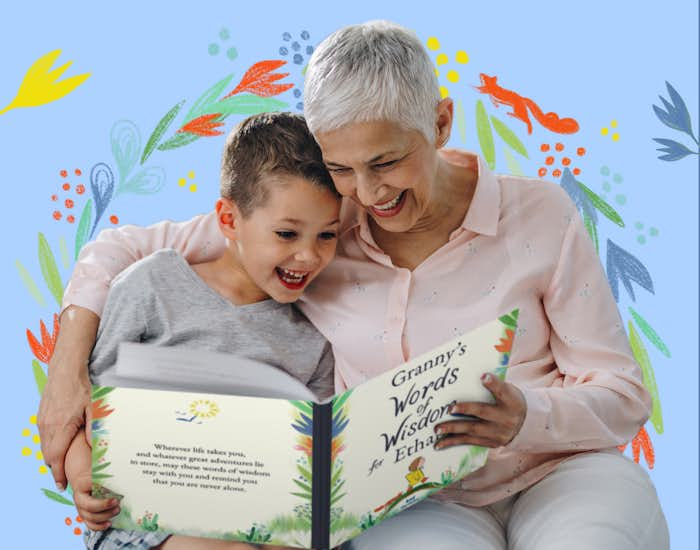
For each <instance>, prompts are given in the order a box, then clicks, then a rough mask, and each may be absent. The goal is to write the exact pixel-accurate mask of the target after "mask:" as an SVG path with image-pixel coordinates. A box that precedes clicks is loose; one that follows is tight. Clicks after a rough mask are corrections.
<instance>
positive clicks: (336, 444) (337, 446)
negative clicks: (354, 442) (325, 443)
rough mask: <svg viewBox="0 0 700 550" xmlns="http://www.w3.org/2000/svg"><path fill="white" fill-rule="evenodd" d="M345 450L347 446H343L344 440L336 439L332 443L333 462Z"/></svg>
mask: <svg viewBox="0 0 700 550" xmlns="http://www.w3.org/2000/svg"><path fill="white" fill-rule="evenodd" d="M344 450H345V445H343V440H342V438H340V437H336V438H335V439H334V440H333V442H332V443H331V461H333V460H335V457H336V456H338V454H339V453H341V452H342V451H344Z"/></svg>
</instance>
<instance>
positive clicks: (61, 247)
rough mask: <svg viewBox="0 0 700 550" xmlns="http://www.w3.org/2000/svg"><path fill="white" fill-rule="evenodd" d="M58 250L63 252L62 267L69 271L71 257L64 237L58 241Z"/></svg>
mask: <svg viewBox="0 0 700 550" xmlns="http://www.w3.org/2000/svg"><path fill="white" fill-rule="evenodd" d="M58 250H59V251H60V252H61V265H62V266H63V269H68V267H69V266H70V256H69V255H68V245H67V244H66V239H65V238H64V237H59V239H58Z"/></svg>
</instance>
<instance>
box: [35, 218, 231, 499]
mask: <svg viewBox="0 0 700 550" xmlns="http://www.w3.org/2000/svg"><path fill="white" fill-rule="evenodd" d="M164 247H170V248H174V249H176V250H178V251H180V252H181V253H182V254H183V255H184V256H185V258H187V259H188V261H190V262H200V261H204V260H206V259H212V258H216V257H217V256H219V255H220V254H221V252H222V251H223V247H224V241H223V237H222V236H221V234H220V233H219V232H218V229H217V225H216V217H215V215H214V214H213V213H211V214H209V215H206V216H197V217H196V218H193V219H191V220H189V221H187V222H183V223H173V222H169V221H165V222H162V223H159V224H156V225H152V226H150V227H136V226H124V227H121V228H119V229H109V230H104V231H102V232H100V234H99V235H98V237H97V240H96V241H95V242H94V243H89V244H87V245H85V247H83V250H82V251H81V253H80V256H79V258H78V262H77V263H76V265H75V269H74V271H73V276H72V278H71V280H70V282H69V284H68V287H67V288H66V292H65V293H64V295H63V308H64V309H63V312H62V315H61V330H60V333H59V336H58V340H57V342H56V346H55V352H54V354H53V357H52V358H51V361H50V364H49V370H48V372H49V374H48V381H47V383H46V387H45V389H44V392H43V394H42V397H41V402H40V404H39V413H38V426H39V433H40V436H41V448H42V452H43V454H44V459H45V461H46V463H47V464H48V465H49V466H51V467H52V468H51V473H52V475H53V477H54V481H55V482H56V486H57V487H58V489H59V490H63V489H64V488H65V483H66V479H65V474H64V471H63V460H64V458H65V453H66V450H67V448H68V445H69V443H70V441H71V440H72V439H73V437H74V436H75V433H76V432H77V430H78V428H79V427H80V426H81V425H83V424H84V422H85V419H88V421H89V414H90V407H89V402H90V384H89V380H88V376H87V368H86V366H87V361H88V358H89V355H90V350H91V349H92V347H93V345H94V343H95V334H96V332H97V326H98V323H99V316H100V315H101V314H102V309H103V307H104V303H105V300H106V296H107V292H108V290H109V286H110V282H111V281H112V279H113V278H114V277H115V276H116V275H117V274H118V273H120V272H121V271H122V270H124V269H125V268H126V267H128V266H129V265H131V264H132V263H133V262H135V261H136V260H138V259H140V258H142V257H144V256H147V255H148V254H150V253H151V252H153V251H155V250H158V249H160V248H164ZM69 306H70V307H69Z"/></svg>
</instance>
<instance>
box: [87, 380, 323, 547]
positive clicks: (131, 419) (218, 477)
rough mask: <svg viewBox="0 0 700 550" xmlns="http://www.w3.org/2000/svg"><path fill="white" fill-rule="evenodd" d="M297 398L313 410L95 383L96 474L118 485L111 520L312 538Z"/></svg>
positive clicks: (262, 537) (108, 486)
mask: <svg viewBox="0 0 700 550" xmlns="http://www.w3.org/2000/svg"><path fill="white" fill-rule="evenodd" d="M299 407H301V408H302V409H303V410H304V412H305V414H306V415H307V416H310V417H312V416H313V413H312V412H310V411H311V409H310V405H309V403H308V402H305V401H288V400H283V399H266V398H253V397H240V396H227V395H219V394H203V393H190V392H179V391H158V390H145V389H137V388H109V387H97V386H96V387H95V388H94V392H93V417H94V419H95V422H94V423H93V483H97V484H100V485H103V486H104V488H105V490H106V491H108V492H109V493H115V494H117V495H123V499H122V500H121V509H122V511H121V513H120V515H119V516H117V517H116V518H114V520H113V526H114V527H115V528H118V529H137V530H147V531H156V530H159V531H165V532H170V533H180V534H187V535H192V536H204V537H216V538H221V539H228V540H234V539H235V540H246V541H250V542H258V543H262V542H265V543H270V544H284V545H292V546H300V547H309V546H310V542H311V506H310V504H311V499H310V485H311V480H310V479H309V480H308V483H307V481H306V480H303V481H300V480H299V478H300V473H299V470H298V464H297V462H298V459H297V457H296V455H297V454H298V451H297V450H295V448H296V447H298V445H299V436H300V432H299V431H298V427H299V426H298V425H297V427H296V428H295V426H294V425H295V424H296V423H297V417H298V414H297V413H298V412H299V410H300V409H299ZM234 434H235V435H234ZM308 439H309V441H310V437H309V438H308ZM306 486H308V488H309V489H308V494H309V496H308V499H307V498H304V497H306V494H307V490H306V488H305V487H306ZM109 493H108V494H109ZM294 493H296V495H295V494H294ZM298 495H302V496H301V497H300V496H298Z"/></svg>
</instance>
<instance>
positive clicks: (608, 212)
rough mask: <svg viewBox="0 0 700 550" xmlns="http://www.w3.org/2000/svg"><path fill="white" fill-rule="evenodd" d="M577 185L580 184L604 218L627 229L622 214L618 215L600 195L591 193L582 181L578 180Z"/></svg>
mask: <svg viewBox="0 0 700 550" xmlns="http://www.w3.org/2000/svg"><path fill="white" fill-rule="evenodd" d="M576 183H578V185H579V187H580V188H581V190H582V191H583V192H584V193H586V195H587V196H588V199H589V200H590V201H591V203H592V204H593V206H595V207H596V208H597V209H598V210H600V213H601V214H603V216H605V217H606V218H608V219H609V220H610V221H611V222H613V223H614V224H617V225H619V226H620V227H625V222H624V221H622V218H621V217H620V214H618V213H617V212H616V211H615V209H614V208H613V207H612V206H610V205H609V204H608V203H607V202H605V201H604V200H603V199H601V198H600V197H599V196H598V195H596V194H595V193H594V192H593V191H591V190H590V189H589V188H588V187H586V186H585V185H584V184H582V183H581V182H580V181H578V180H577V181H576Z"/></svg>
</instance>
